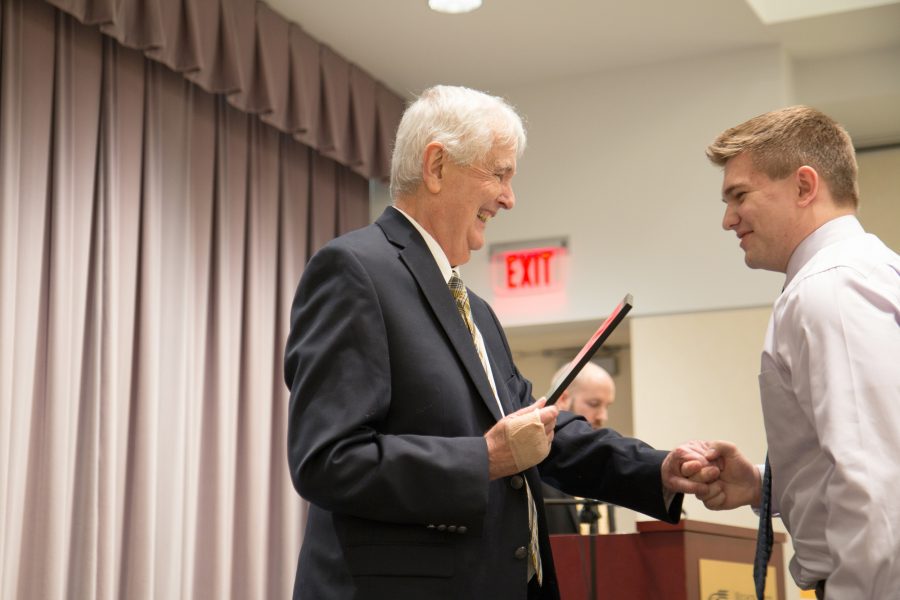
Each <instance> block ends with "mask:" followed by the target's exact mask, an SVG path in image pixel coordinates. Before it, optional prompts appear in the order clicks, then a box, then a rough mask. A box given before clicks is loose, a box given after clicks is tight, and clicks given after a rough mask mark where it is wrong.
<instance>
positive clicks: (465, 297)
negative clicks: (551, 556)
mask: <svg viewBox="0 0 900 600" xmlns="http://www.w3.org/2000/svg"><path fill="white" fill-rule="evenodd" d="M447 285H448V286H449V287H450V292H451V293H452V294H453V298H454V299H455V300H456V309H457V310H458V311H459V315H460V316H461V317H462V319H463V321H464V322H465V324H466V328H467V329H468V330H469V333H470V334H471V335H472V343H473V344H475V351H476V352H477V353H478V358H479V359H480V360H481V366H482V367H483V368H484V370H485V374H488V373H487V372H488V363H487V360H486V359H485V356H484V352H483V351H482V349H481V346H480V345H479V344H478V334H477V333H476V331H475V321H473V320H472V306H471V304H469V294H468V292H466V286H465V285H464V284H463V282H462V279H460V277H459V274H458V273H457V272H456V270H455V269H454V270H453V274H452V275H450V281H448V282H447ZM488 382H490V384H491V388H492V389H493V388H494V382H493V380H492V379H491V377H490V375H488ZM496 395H497V390H496V389H494V396H496ZM525 492H526V494H527V496H528V530H529V532H530V534H531V541H530V543H529V548H528V549H529V552H528V554H529V555H530V558H531V566H532V568H533V569H534V574H535V576H536V577H537V580H538V585H540V584H541V583H543V581H544V572H543V569H542V567H541V549H540V548H541V547H540V543H539V542H538V522H537V507H536V506H535V504H534V498H533V497H532V495H531V486H529V485H528V480H525Z"/></svg>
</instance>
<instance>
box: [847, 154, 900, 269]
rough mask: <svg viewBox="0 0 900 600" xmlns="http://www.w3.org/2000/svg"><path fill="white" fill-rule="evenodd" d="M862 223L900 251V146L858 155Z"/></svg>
mask: <svg viewBox="0 0 900 600" xmlns="http://www.w3.org/2000/svg"><path fill="white" fill-rule="evenodd" d="M857 160H858V162H859V196H860V204H859V220H860V221H861V222H862V224H863V227H865V228H866V231H869V232H871V233H874V234H875V235H877V236H878V237H880V238H881V241H883V242H884V243H885V244H887V245H888V246H889V247H890V248H893V250H894V251H895V252H900V147H897V146H894V147H893V148H884V149H881V150H870V151H862V152H858V153H857Z"/></svg>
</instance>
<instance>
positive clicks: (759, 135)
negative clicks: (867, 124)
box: [706, 106, 859, 207]
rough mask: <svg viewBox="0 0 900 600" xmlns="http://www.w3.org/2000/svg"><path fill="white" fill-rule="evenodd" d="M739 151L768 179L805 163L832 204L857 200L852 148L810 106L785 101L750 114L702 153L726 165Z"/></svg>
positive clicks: (837, 126) (839, 128)
mask: <svg viewBox="0 0 900 600" xmlns="http://www.w3.org/2000/svg"><path fill="white" fill-rule="evenodd" d="M742 152H746V153H748V154H749V156H750V159H751V161H752V163H753V166H754V167H755V168H756V169H758V170H760V171H762V172H763V173H765V174H766V175H767V176H768V177H769V178H770V179H784V178H785V177H787V176H788V175H790V174H791V173H793V172H794V171H796V170H797V169H799V168H800V167H802V166H804V165H806V166H810V167H812V168H813V169H815V170H816V172H817V173H818V174H819V176H820V177H821V178H822V179H823V181H824V182H825V183H826V185H827V186H828V189H829V190H830V191H831V196H832V198H833V199H834V202H835V204H837V205H838V206H853V207H856V206H857V205H858V204H859V188H858V186H857V182H856V176H857V166H856V152H855V150H854V149H853V142H852V140H851V139H850V135H849V134H848V133H847V131H846V130H845V129H844V128H843V127H842V126H841V125H840V124H839V123H838V122H837V121H835V120H834V119H832V118H831V117H829V116H828V115H825V114H824V113H822V112H820V111H818V110H816V109H814V108H810V107H808V106H789V107H787V108H782V109H781V110H775V111H772V112H767V113H765V114H762V115H759V116H757V117H753V118H752V119H750V120H749V121H745V122H744V123H741V124H740V125H737V126H735V127H732V128H730V129H726V130H725V131H723V132H722V133H721V134H720V135H719V137H717V138H716V140H715V141H714V142H713V143H712V144H710V145H709V147H708V148H707V149H706V156H707V157H708V158H709V160H711V161H712V162H713V163H715V164H717V165H719V166H725V163H727V162H728V160H729V159H730V158H732V157H734V156H737V155H738V154H740V153H742Z"/></svg>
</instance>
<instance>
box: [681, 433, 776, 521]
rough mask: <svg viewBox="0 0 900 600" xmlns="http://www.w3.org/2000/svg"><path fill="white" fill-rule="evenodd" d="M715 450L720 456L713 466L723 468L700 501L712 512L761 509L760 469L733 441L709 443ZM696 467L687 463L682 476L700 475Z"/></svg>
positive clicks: (700, 495)
mask: <svg viewBox="0 0 900 600" xmlns="http://www.w3.org/2000/svg"><path fill="white" fill-rule="evenodd" d="M707 445H708V446H709V447H711V448H715V450H716V451H717V454H718V457H717V458H716V459H715V460H714V461H713V464H715V465H716V466H718V467H719V478H718V479H716V480H715V481H712V482H709V484H708V491H707V492H706V493H703V494H697V498H698V499H699V500H701V501H702V502H703V504H704V505H705V506H706V508H708V509H710V510H730V509H732V508H737V507H739V506H746V505H748V504H749V505H750V506H753V507H757V506H759V503H760V495H761V493H762V476H761V475H760V472H759V469H758V468H757V467H756V465H754V464H753V463H751V462H750V461H749V460H747V458H746V457H745V456H744V455H743V454H741V452H740V451H739V450H738V449H737V446H735V445H734V444H732V443H731V442H724V441H715V442H707ZM696 473H697V469H696V465H689V464H688V463H685V464H684V465H682V474H683V475H684V476H685V477H691V476H694V475H696Z"/></svg>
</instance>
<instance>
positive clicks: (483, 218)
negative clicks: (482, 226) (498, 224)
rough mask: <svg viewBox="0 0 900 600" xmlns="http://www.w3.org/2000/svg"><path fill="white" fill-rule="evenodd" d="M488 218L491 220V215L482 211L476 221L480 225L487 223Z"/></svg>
mask: <svg viewBox="0 0 900 600" xmlns="http://www.w3.org/2000/svg"><path fill="white" fill-rule="evenodd" d="M490 218H491V215H490V214H489V213H486V212H484V211H479V212H478V220H479V221H481V222H482V223H487V222H488V219H490Z"/></svg>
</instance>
